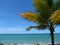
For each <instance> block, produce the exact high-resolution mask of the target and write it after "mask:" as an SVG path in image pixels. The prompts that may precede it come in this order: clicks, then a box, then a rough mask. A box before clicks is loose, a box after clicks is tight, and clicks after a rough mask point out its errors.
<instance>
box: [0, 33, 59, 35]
mask: <svg viewBox="0 0 60 45" xmlns="http://www.w3.org/2000/svg"><path fill="white" fill-rule="evenodd" d="M31 34H32V33H30V35H31ZM33 34H34V35H36V34H37V35H39V34H50V33H33ZM54 34H60V33H54ZM0 35H1V34H0ZM5 35H6V34H5ZM17 35H20V34H17ZM23 35H24V34H23ZM25 35H26V34H25ZM27 35H29V34H27Z"/></svg>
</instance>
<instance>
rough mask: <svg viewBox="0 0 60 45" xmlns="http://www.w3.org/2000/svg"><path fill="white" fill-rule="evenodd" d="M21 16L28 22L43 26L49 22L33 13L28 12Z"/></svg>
mask: <svg viewBox="0 0 60 45" xmlns="http://www.w3.org/2000/svg"><path fill="white" fill-rule="evenodd" d="M21 16H22V17H23V18H25V19H27V20H30V21H32V22H36V23H38V24H39V23H41V24H45V23H46V22H47V21H46V20H45V19H44V18H43V17H42V16H39V15H37V14H34V13H32V12H26V13H24V14H21Z"/></svg>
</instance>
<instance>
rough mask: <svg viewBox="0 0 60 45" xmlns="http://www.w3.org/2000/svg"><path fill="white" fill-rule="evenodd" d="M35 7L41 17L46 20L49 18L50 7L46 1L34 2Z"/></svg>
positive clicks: (38, 0)
mask: <svg viewBox="0 0 60 45" xmlns="http://www.w3.org/2000/svg"><path fill="white" fill-rule="evenodd" d="M34 6H35V9H36V11H37V13H38V14H39V15H41V16H42V17H44V19H47V18H49V6H48V5H47V3H46V2H45V1H44V0H34Z"/></svg>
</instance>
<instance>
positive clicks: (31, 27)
mask: <svg viewBox="0 0 60 45" xmlns="http://www.w3.org/2000/svg"><path fill="white" fill-rule="evenodd" d="M47 27H48V26H47V25H40V26H30V27H28V28H27V29H26V30H27V31H29V30H31V29H33V28H34V29H37V30H40V29H41V30H44V29H47Z"/></svg>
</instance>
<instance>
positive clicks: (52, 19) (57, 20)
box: [50, 10, 60, 23]
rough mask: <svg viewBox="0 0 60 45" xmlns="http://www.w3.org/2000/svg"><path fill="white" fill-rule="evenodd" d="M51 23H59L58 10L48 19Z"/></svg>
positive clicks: (59, 15)
mask: <svg viewBox="0 0 60 45" xmlns="http://www.w3.org/2000/svg"><path fill="white" fill-rule="evenodd" d="M50 20H51V22H53V23H60V10H57V11H55V12H54V13H53V14H52V15H51V17H50Z"/></svg>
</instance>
